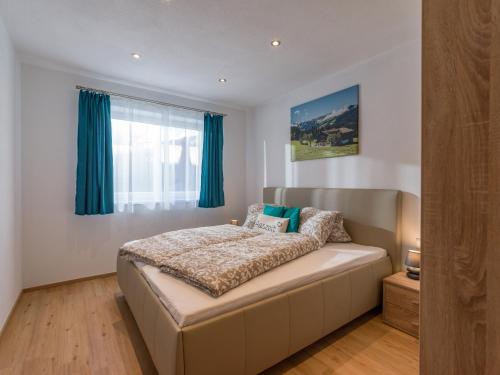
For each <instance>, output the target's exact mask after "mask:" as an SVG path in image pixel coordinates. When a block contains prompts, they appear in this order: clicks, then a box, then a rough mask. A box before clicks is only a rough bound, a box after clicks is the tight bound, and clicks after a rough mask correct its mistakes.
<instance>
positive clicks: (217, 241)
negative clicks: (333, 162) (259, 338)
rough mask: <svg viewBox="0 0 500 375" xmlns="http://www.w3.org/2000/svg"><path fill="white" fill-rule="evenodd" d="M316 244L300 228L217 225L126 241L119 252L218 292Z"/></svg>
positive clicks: (315, 246) (213, 295) (222, 291)
mask: <svg viewBox="0 0 500 375" xmlns="http://www.w3.org/2000/svg"><path fill="white" fill-rule="evenodd" d="M318 248H319V244H318V241H317V240H315V239H314V238H313V237H310V236H307V235H304V234H300V233H260V232H257V231H253V230H250V229H247V228H242V227H237V226H232V225H229V226H227V225H221V226H214V227H204V228H194V229H185V230H181V231H174V232H167V233H164V234H161V235H159V236H154V237H150V238H146V239H144V240H138V241H133V242H129V243H127V244H125V245H124V246H123V247H122V248H121V249H120V255H121V256H123V257H126V258H127V259H129V260H139V261H143V262H145V263H147V264H150V265H154V266H156V267H159V268H160V270H161V271H162V272H165V273H168V274H171V275H173V276H175V277H178V278H180V279H182V280H184V281H185V282H187V283H189V284H191V285H193V286H196V287H198V288H199V289H201V290H203V291H204V292H206V293H208V294H209V295H211V296H212V297H218V296H220V295H222V294H224V293H226V292H228V291H229V290H231V289H233V288H236V287H237V286H239V285H241V284H243V283H244V282H246V281H248V280H251V279H252V278H254V277H256V276H258V275H260V274H262V273H264V272H266V271H269V270H271V269H273V268H276V267H278V266H280V265H282V264H284V263H286V262H289V261H291V260H293V259H296V258H298V257H300V256H302V255H305V254H307V253H310V252H311V251H314V250H317V249H318Z"/></svg>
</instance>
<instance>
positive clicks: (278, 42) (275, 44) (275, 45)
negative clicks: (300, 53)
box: [271, 39, 281, 47]
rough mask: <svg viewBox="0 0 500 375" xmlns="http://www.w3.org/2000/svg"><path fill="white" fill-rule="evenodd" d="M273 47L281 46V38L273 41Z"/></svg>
mask: <svg viewBox="0 0 500 375" xmlns="http://www.w3.org/2000/svg"><path fill="white" fill-rule="evenodd" d="M271 45H272V46H273V47H279V46H280V45H281V40H278V39H275V40H273V41H272V42H271Z"/></svg>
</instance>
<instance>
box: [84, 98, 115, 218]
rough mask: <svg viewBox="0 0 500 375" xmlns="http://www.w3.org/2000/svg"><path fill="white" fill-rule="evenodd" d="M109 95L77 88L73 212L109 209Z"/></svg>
mask: <svg viewBox="0 0 500 375" xmlns="http://www.w3.org/2000/svg"><path fill="white" fill-rule="evenodd" d="M112 145H113V143H112V141H111V107H110V99H109V95H104V94H99V93H96V92H91V91H83V90H82V91H80V97H79V103H78V163H77V168H76V198H75V213H76V214H77V215H97V214H99V215H104V214H110V213H113V207H114V202H113V150H112Z"/></svg>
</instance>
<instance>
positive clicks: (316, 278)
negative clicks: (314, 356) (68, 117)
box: [117, 188, 401, 375]
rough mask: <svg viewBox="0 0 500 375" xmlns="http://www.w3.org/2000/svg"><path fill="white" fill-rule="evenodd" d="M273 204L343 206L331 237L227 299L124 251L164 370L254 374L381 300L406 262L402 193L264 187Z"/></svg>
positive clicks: (129, 282)
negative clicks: (384, 285)
mask: <svg viewBox="0 0 500 375" xmlns="http://www.w3.org/2000/svg"><path fill="white" fill-rule="evenodd" d="M263 201H264V202H265V203H276V204H286V205H290V206H299V207H305V206H314V207H318V208H322V209H330V210H338V211H342V212H343V214H344V218H345V227H346V229H347V231H348V232H349V233H350V234H351V237H352V239H353V244H331V245H327V246H325V248H321V249H319V250H317V251H315V252H313V253H311V254H308V255H304V256H303V257H301V258H299V259H296V260H294V261H292V262H289V263H287V264H284V265H282V266H280V267H278V268H276V269H273V270H271V271H268V272H267V273H265V274H263V275H261V276H258V277H257V278H255V279H252V280H250V281H248V282H247V283H245V284H243V285H241V286H239V287H238V288H235V289H234V290H231V291H230V292H228V293H226V294H224V295H222V296H221V297H219V298H216V299H214V298H212V297H210V296H207V295H204V294H203V293H202V292H200V291H198V290H197V289H196V288H194V287H192V286H190V285H187V284H184V283H183V282H182V281H180V280H176V279H175V278H173V277H171V276H169V275H165V274H163V273H160V272H159V271H158V270H157V269H155V268H154V267H151V266H147V265H144V264H141V263H140V262H130V261H127V260H125V259H123V258H121V257H118V261H117V272H118V282H119V285H120V288H121V289H122V291H123V294H124V296H125V298H126V300H127V303H128V305H129V306H130V309H131V311H132V313H133V315H134V317H135V319H136V321H137V324H138V326H139V329H140V331H141V333H142V335H143V338H144V341H145V342H146V345H147V347H148V350H149V352H150V354H151V357H152V359H153V361H154V363H155V366H156V367H157V370H158V372H159V373H160V374H166V375H167V374H168V375H170V374H176V375H196V374H255V373H258V372H261V371H263V370H265V369H266V368H269V367H271V366H273V365H274V364H276V363H278V362H280V361H281V360H283V359H285V358H286V357H288V356H290V355H291V354H293V353H295V352H297V351H299V350H301V349H302V348H304V347H306V346H307V345H310V344H311V343H313V342H314V341H316V340H318V339H320V338H321V337H323V336H325V335H327V334H329V333H330V332H332V331H334V330H336V329H337V328H339V327H341V326H343V325H345V324H346V323H348V322H350V321H351V320H353V319H355V318H356V317H358V316H360V315H362V314H363V313H365V312H367V311H369V310H371V309H372V308H374V307H376V306H377V305H378V304H379V303H380V300H381V281H382V279H383V278H384V277H385V276H387V275H389V274H391V273H393V272H396V271H398V270H399V268H400V265H401V258H400V257H401V246H400V228H399V225H400V224H399V223H400V212H401V194H400V192H399V191H395V190H373V189H321V188H265V189H264V191H263Z"/></svg>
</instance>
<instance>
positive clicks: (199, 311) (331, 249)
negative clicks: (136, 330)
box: [134, 243, 387, 327]
mask: <svg viewBox="0 0 500 375" xmlns="http://www.w3.org/2000/svg"><path fill="white" fill-rule="evenodd" d="M386 256H387V252H386V251H385V250H384V249H381V248H378V247H372V246H363V245H358V244H355V243H342V244H340V243H327V244H326V245H325V246H324V247H322V248H321V249H319V250H317V251H314V252H312V253H310V254H307V255H304V256H302V257H300V258H298V259H295V260H293V261H291V262H288V263H286V264H284V265H282V266H280V267H278V268H275V269H273V270H271V271H268V272H266V273H264V274H262V275H260V276H258V277H256V278H254V279H252V280H250V281H248V282H246V283H244V284H243V285H240V286H239V287H237V288H235V289H233V290H231V291H229V292H227V293H225V294H223V295H222V296H220V297H218V298H213V297H211V296H209V295H208V294H205V293H204V292H202V291H201V290H199V289H197V288H195V287H193V286H191V285H189V284H186V283H185V282H183V281H182V280H179V279H177V278H175V277H173V276H170V275H167V274H165V273H163V272H160V270H159V269H158V268H156V267H153V266H149V265H145V264H143V263H140V262H134V263H135V265H136V266H137V267H138V268H139V269H140V271H141V273H142V275H143V276H144V278H145V279H146V280H147V282H148V283H149V285H150V286H151V288H152V289H153V291H154V293H155V294H156V295H157V296H158V298H159V299H160V301H161V302H162V303H163V305H165V307H166V308H167V309H168V311H169V312H170V314H171V315H172V317H173V318H174V319H175V321H176V322H177V324H178V325H179V326H180V327H185V326H189V325H192V324H195V323H198V322H201V321H204V320H207V319H210V318H213V317H215V316H217V315H220V314H223V313H226V312H229V311H232V310H235V309H237V308H240V307H243V306H246V305H249V304H252V303H255V302H258V301H260V300H263V299H265V298H269V297H273V296H275V295H278V294H280V293H283V292H286V291H289V290H291V289H295V288H298V287H301V286H304V285H307V284H309V283H312V282H315V281H318V280H320V279H323V278H325V277H330V276H333V275H336V274H338V273H341V272H344V271H348V270H350V269H353V268H356V267H359V266H361V265H365V264H367V263H370V262H375V261H377V260H379V259H381V258H384V257H386Z"/></svg>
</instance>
